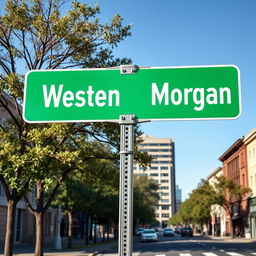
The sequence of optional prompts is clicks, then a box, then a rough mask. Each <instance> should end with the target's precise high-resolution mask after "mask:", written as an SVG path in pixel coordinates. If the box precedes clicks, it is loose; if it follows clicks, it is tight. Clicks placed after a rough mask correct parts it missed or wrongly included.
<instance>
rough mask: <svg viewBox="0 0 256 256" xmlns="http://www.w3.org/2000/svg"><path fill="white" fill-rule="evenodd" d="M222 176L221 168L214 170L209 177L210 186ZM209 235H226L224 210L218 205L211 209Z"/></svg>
mask: <svg viewBox="0 0 256 256" xmlns="http://www.w3.org/2000/svg"><path fill="white" fill-rule="evenodd" d="M221 175H223V169H222V168H221V167H219V168H217V169H215V170H214V171H213V172H212V173H211V174H210V175H209V176H208V181H209V183H210V185H212V186H214V183H216V177H219V176H221ZM211 227H212V228H211V233H212V235H213V236H223V235H225V233H226V214H225V210H224V208H223V207H222V206H220V205H212V207H211Z"/></svg>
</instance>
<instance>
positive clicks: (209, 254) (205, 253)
mask: <svg viewBox="0 0 256 256" xmlns="http://www.w3.org/2000/svg"><path fill="white" fill-rule="evenodd" d="M203 255H205V256H218V255H217V254H215V253H212V252H203Z"/></svg>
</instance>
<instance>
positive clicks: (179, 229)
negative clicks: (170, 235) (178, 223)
mask: <svg viewBox="0 0 256 256" xmlns="http://www.w3.org/2000/svg"><path fill="white" fill-rule="evenodd" d="M181 229H182V228H181V227H177V228H175V231H174V232H175V233H176V234H180V232H181Z"/></svg>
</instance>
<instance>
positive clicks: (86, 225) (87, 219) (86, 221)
mask: <svg viewBox="0 0 256 256" xmlns="http://www.w3.org/2000/svg"><path fill="white" fill-rule="evenodd" d="M85 244H89V216H88V214H87V213H86V215H85Z"/></svg>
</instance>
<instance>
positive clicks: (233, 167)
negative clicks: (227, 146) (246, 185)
mask: <svg viewBox="0 0 256 256" xmlns="http://www.w3.org/2000/svg"><path fill="white" fill-rule="evenodd" d="M228 176H229V177H230V178H232V179H233V180H234V182H235V183H236V184H238V185H239V184H240V181H239V179H240V172H239V157H238V156H237V157H235V158H234V159H233V160H232V161H230V162H229V163H228Z"/></svg>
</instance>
